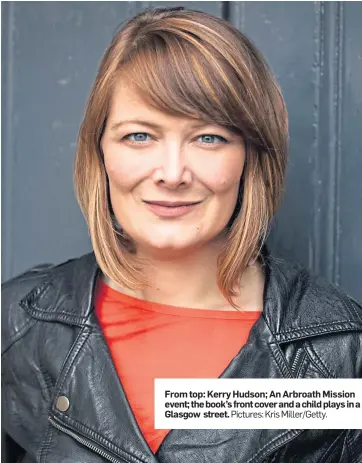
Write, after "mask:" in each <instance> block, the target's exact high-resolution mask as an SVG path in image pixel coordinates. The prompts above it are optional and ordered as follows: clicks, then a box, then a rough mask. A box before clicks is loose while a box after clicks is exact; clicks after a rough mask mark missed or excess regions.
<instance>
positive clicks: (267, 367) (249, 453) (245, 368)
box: [156, 315, 302, 463]
mask: <svg viewBox="0 0 362 463" xmlns="http://www.w3.org/2000/svg"><path fill="white" fill-rule="evenodd" d="M273 351H275V356H276V358H277V356H278V349H277V347H276V346H275V343H274V340H273V337H272V336H271V333H270V331H269V328H268V326H267V324H266V323H265V319H264V316H263V315H261V317H260V318H259V319H258V320H257V322H256V323H255V324H254V326H253V328H252V330H251V332H250V336H249V339H248V341H247V343H246V344H245V345H244V346H243V347H242V348H241V350H240V352H239V353H238V355H237V356H236V357H235V358H234V359H233V360H232V361H231V363H230V364H229V365H228V367H227V368H226V370H225V371H224V372H223V374H222V375H221V378H270V377H272V378H284V377H288V376H290V373H289V368H288V366H287V365H286V364H284V365H283V360H282V359H281V358H280V359H279V360H276V358H274V355H273V354H272V352H273ZM301 432H302V430H282V429H213V430H210V429H207V430H182V429H179V430H172V431H171V432H170V433H169V434H168V435H167V436H166V438H165V439H164V441H163V442H162V444H161V446H160V448H159V450H158V452H157V454H156V455H157V457H158V458H159V461H160V462H162V463H167V462H169V461H172V462H173V463H199V462H200V461H210V462H217V463H229V462H235V463H251V462H253V463H258V462H261V461H263V459H264V458H265V457H266V456H267V455H268V454H270V453H272V452H273V451H275V450H276V449H277V448H279V447H281V446H282V445H284V444H285V443H286V442H287V441H290V440H292V439H293V438H295V437H297V436H298V435H299V434H300V433H301Z"/></svg>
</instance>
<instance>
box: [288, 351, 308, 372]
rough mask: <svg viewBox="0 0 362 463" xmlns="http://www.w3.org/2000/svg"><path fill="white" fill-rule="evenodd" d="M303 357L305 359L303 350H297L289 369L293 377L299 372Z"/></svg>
mask: <svg viewBox="0 0 362 463" xmlns="http://www.w3.org/2000/svg"><path fill="white" fill-rule="evenodd" d="M304 357H305V352H304V349H303V348H302V347H300V348H299V350H297V352H296V354H295V357H294V361H293V364H292V367H291V370H292V373H293V375H296V374H297V373H298V372H299V368H300V366H301V364H302V362H303V360H304Z"/></svg>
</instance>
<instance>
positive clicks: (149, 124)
mask: <svg viewBox="0 0 362 463" xmlns="http://www.w3.org/2000/svg"><path fill="white" fill-rule="evenodd" d="M125 124H139V125H145V126H147V127H151V128H153V129H160V128H162V126H161V125H159V124H156V123H154V122H149V121H141V120H139V119H129V120H127V121H119V122H116V123H115V124H113V125H112V127H111V130H112V131H113V130H117V129H118V128H119V127H121V126H122V125H125ZM190 125H191V126H192V127H204V126H205V125H213V124H211V123H209V122H206V121H196V122H194V123H191V124H190Z"/></svg>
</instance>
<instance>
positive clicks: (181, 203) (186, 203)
mask: <svg viewBox="0 0 362 463" xmlns="http://www.w3.org/2000/svg"><path fill="white" fill-rule="evenodd" d="M144 202H145V203H146V204H154V205H155V206H163V207H181V206H193V205H195V204H199V203H201V201H144Z"/></svg>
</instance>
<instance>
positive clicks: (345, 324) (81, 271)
mask: <svg viewBox="0 0 362 463" xmlns="http://www.w3.org/2000/svg"><path fill="white" fill-rule="evenodd" d="M262 260H263V267H264V271H265V289H264V308H263V316H264V318H265V321H266V323H267V324H268V326H269V328H270V331H271V332H272V333H273V335H274V337H275V339H276V340H277V341H278V342H281V343H282V342H290V341H294V340H297V339H301V338H308V337H312V336H318V335H321V334H325V333H331V332H337V331H353V330H356V329H361V328H362V319H361V317H360V315H359V314H358V313H357V311H356V310H355V309H354V307H353V304H352V303H351V301H350V300H349V298H348V297H347V296H346V295H345V294H344V293H343V292H342V291H341V290H340V289H338V288H337V287H336V286H333V285H331V284H330V283H328V282H326V281H325V280H323V279H322V278H319V277H314V276H312V275H311V274H310V273H309V272H308V271H307V270H306V269H304V268H303V267H302V266H300V265H298V264H291V263H289V262H286V261H284V260H281V259H277V258H275V257H273V256H272V255H271V254H270V252H269V250H268V248H267V247H266V246H264V248H263V250H262ZM99 274H100V269H99V266H98V264H97V261H96V258H95V255H94V253H89V254H86V255H84V256H82V257H80V258H77V259H71V260H69V261H67V262H65V263H63V264H61V265H58V266H54V267H52V268H51V269H50V270H48V271H47V272H46V273H45V275H46V276H44V278H43V279H42V281H41V283H40V284H39V285H38V286H36V287H35V288H34V289H33V290H32V291H31V292H30V293H29V294H27V295H26V296H25V297H24V298H23V299H22V300H21V301H20V305H21V306H22V307H23V308H24V309H25V310H26V311H27V312H28V313H29V314H30V315H32V316H33V317H34V318H37V319H40V320H46V321H58V322H62V323H66V324H69V325H77V326H84V325H87V324H89V323H92V321H91V320H90V318H89V315H90V313H91V312H92V311H93V294H94V291H95V286H96V281H97V277H98V275H99Z"/></svg>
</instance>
